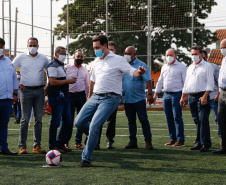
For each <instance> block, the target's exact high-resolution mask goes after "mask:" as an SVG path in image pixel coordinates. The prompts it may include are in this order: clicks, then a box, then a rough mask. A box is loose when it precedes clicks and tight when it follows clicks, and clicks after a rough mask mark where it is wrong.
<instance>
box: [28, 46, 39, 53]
mask: <svg viewBox="0 0 226 185" xmlns="http://www.w3.org/2000/svg"><path fill="white" fill-rule="evenodd" d="M28 50H29V53H30V54H32V55H34V54H36V53H37V51H38V48H36V47H28Z"/></svg>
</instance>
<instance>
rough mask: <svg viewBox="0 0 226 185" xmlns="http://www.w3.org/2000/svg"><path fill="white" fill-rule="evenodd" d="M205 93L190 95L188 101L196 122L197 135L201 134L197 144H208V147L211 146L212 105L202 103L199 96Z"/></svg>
mask: <svg viewBox="0 0 226 185" xmlns="http://www.w3.org/2000/svg"><path fill="white" fill-rule="evenodd" d="M203 94H204V93H203ZM203 94H202V95H200V94H199V95H198V96H190V95H189V98H188V103H189V108H190V110H191V114H192V118H193V120H194V122H195V124H196V131H197V133H196V134H197V137H198V136H199V138H197V143H196V145H197V146H201V145H207V146H208V147H211V138H210V124H209V115H210V106H209V105H208V104H206V105H201V101H199V98H200V97H202V96H203ZM208 101H209V100H208Z"/></svg>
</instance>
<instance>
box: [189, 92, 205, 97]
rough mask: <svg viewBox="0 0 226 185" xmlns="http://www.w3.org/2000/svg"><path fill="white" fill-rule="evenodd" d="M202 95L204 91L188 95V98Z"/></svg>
mask: <svg viewBox="0 0 226 185" xmlns="http://www.w3.org/2000/svg"><path fill="white" fill-rule="evenodd" d="M204 93H205V91H203V92H198V93H189V96H202V95H203V94H204Z"/></svg>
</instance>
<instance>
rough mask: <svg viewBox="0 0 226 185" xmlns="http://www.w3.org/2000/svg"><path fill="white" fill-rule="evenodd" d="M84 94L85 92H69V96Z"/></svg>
mask: <svg viewBox="0 0 226 185" xmlns="http://www.w3.org/2000/svg"><path fill="white" fill-rule="evenodd" d="M82 93H85V91H80V92H69V94H70V95H78V94H82Z"/></svg>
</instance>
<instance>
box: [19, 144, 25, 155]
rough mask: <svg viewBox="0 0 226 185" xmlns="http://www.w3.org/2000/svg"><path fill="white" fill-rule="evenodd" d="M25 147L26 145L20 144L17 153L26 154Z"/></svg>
mask: <svg viewBox="0 0 226 185" xmlns="http://www.w3.org/2000/svg"><path fill="white" fill-rule="evenodd" d="M26 148H27V147H26V146H21V147H20V151H19V154H27V150H26Z"/></svg>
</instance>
